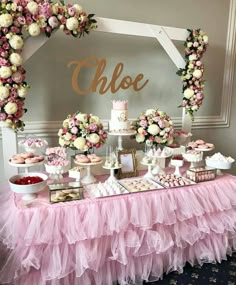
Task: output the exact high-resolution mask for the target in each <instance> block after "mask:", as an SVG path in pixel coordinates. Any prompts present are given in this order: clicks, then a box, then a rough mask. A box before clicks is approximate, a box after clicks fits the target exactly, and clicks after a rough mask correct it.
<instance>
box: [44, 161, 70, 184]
mask: <svg viewBox="0 0 236 285" xmlns="http://www.w3.org/2000/svg"><path fill="white" fill-rule="evenodd" d="M44 166H45V170H46V172H47V173H49V178H50V179H52V180H53V181H54V183H61V180H62V179H63V174H64V173H66V172H68V171H69V169H70V164H69V163H68V165H50V164H47V163H45V164H44Z"/></svg>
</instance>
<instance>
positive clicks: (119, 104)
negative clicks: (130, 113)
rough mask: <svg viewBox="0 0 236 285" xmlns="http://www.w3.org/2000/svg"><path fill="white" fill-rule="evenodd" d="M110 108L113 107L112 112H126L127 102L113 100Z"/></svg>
mask: <svg viewBox="0 0 236 285" xmlns="http://www.w3.org/2000/svg"><path fill="white" fill-rule="evenodd" d="M112 106H113V109H114V110H127V109H128V101H121V100H113V101H112Z"/></svg>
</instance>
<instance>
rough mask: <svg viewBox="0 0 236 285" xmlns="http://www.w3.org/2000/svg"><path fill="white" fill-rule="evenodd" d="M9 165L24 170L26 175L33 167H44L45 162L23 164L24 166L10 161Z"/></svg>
mask: <svg viewBox="0 0 236 285" xmlns="http://www.w3.org/2000/svg"><path fill="white" fill-rule="evenodd" d="M9 164H10V165H11V166H14V167H17V168H21V169H24V173H29V172H30V171H29V169H30V168H31V167H33V166H39V165H42V164H44V160H42V161H40V162H36V163H27V164H26V163H22V164H18V163H12V162H10V161H9Z"/></svg>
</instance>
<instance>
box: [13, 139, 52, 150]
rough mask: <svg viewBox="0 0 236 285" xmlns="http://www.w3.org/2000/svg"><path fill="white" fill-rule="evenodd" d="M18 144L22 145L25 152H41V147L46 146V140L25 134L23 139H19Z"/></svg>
mask: <svg viewBox="0 0 236 285" xmlns="http://www.w3.org/2000/svg"><path fill="white" fill-rule="evenodd" d="M18 145H19V146H21V147H23V148H24V149H25V151H26V152H32V153H37V152H39V153H42V150H43V148H45V147H47V145H48V142H47V141H46V140H44V139H41V138H38V137H36V136H35V135H29V136H26V137H25V139H23V140H21V141H19V142H18Z"/></svg>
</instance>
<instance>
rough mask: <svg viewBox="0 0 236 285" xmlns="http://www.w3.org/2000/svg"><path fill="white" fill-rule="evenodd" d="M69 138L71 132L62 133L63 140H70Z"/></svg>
mask: <svg viewBox="0 0 236 285" xmlns="http://www.w3.org/2000/svg"><path fill="white" fill-rule="evenodd" d="M71 138H72V134H70V133H66V134H65V135H64V140H66V141H70V140H71Z"/></svg>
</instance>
